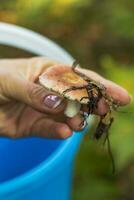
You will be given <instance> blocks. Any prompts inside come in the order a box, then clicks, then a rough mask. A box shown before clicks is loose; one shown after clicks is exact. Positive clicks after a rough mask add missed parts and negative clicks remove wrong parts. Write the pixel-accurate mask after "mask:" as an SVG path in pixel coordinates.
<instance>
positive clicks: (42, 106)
mask: <svg viewBox="0 0 134 200" xmlns="http://www.w3.org/2000/svg"><path fill="white" fill-rule="evenodd" d="M27 93H28V99H27V100H28V101H27V103H28V104H29V105H31V106H32V107H33V108H34V109H37V110H38V111H40V112H44V113H49V114H56V113H60V112H62V111H64V109H65V107H66V101H65V100H64V99H63V98H62V97H61V96H58V95H57V94H55V93H53V92H50V91H48V90H46V89H45V88H44V87H42V86H40V85H38V84H35V83H30V84H29V86H28V90H27ZM24 100H25V98H24Z"/></svg>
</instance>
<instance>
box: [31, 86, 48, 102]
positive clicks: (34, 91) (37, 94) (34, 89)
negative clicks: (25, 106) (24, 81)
mask: <svg viewBox="0 0 134 200" xmlns="http://www.w3.org/2000/svg"><path fill="white" fill-rule="evenodd" d="M28 94H29V98H30V101H31V102H33V103H36V102H37V101H39V99H40V101H41V100H42V99H43V98H44V96H45V89H44V88H43V87H41V86H40V85H33V84H30V85H29V86H28Z"/></svg>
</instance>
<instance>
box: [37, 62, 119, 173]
mask: <svg viewBox="0 0 134 200" xmlns="http://www.w3.org/2000/svg"><path fill="white" fill-rule="evenodd" d="M77 66H78V64H77V62H76V61H75V62H74V63H73V65H72V67H68V66H66V65H54V66H52V67H49V68H47V69H46V70H45V72H44V73H43V74H41V75H40V76H39V83H40V84H41V85H42V86H44V87H45V88H47V89H49V90H51V91H54V92H56V93H58V94H60V95H61V96H63V97H64V98H66V99H67V101H68V104H67V108H66V110H65V113H64V114H65V115H66V116H67V117H73V116H75V115H76V114H77V113H79V112H80V113H81V115H82V116H83V118H84V121H83V123H84V122H85V121H86V119H87V117H88V116H89V115H90V114H93V112H94V110H95V109H96V108H97V106H98V102H99V100H100V99H101V98H104V99H105V101H106V103H107V104H108V106H109V110H108V111H107V113H106V114H105V115H103V116H100V121H99V123H98V126H97V128H96V131H95V134H94V137H95V138H96V139H99V138H100V137H101V136H102V135H103V134H105V139H104V142H105V141H107V144H108V151H109V154H110V156H111V160H112V163H113V171H114V161H113V156H112V153H111V149H110V143H109V137H108V131H109V129H110V127H111V125H112V122H113V117H112V115H111V113H112V111H113V110H116V109H117V108H118V106H119V105H118V104H116V103H115V102H114V101H113V99H112V97H111V96H110V95H108V94H107V93H106V88H105V86H104V85H102V84H100V83H99V82H96V81H94V80H92V79H91V78H89V77H88V76H86V75H85V74H83V73H81V72H80V71H79V69H77ZM82 106H84V108H86V112H85V111H82V109H81V107H82Z"/></svg>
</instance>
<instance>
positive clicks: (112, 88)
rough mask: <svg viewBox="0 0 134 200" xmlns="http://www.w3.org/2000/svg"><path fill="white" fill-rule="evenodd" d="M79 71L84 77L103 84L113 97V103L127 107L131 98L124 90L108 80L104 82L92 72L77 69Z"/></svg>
mask: <svg viewBox="0 0 134 200" xmlns="http://www.w3.org/2000/svg"><path fill="white" fill-rule="evenodd" d="M79 71H80V72H82V73H84V74H85V75H86V76H89V78H91V79H92V80H95V81H97V82H100V83H101V84H103V85H104V86H105V87H106V91H107V93H108V94H109V95H111V96H112V97H113V99H114V101H115V102H118V103H120V105H127V104H129V103H130V101H131V97H130V96H129V94H128V92H127V90H126V89H125V88H123V87H121V86H119V85H117V84H116V83H114V82H112V81H110V80H106V79H105V78H103V77H102V76H100V75H99V74H97V73H95V72H93V71H90V70H86V69H81V68H79Z"/></svg>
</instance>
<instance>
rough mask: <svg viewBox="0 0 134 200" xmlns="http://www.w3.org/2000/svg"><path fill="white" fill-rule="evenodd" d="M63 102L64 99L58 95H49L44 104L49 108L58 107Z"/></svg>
mask: <svg viewBox="0 0 134 200" xmlns="http://www.w3.org/2000/svg"><path fill="white" fill-rule="evenodd" d="M61 102H62V99H61V98H60V97H58V96H56V95H48V96H46V97H45V99H44V104H45V105H46V106H47V107H49V108H56V107H58V106H59V105H60V104H61Z"/></svg>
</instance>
